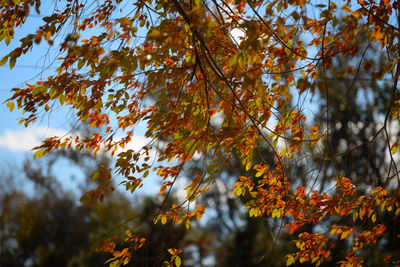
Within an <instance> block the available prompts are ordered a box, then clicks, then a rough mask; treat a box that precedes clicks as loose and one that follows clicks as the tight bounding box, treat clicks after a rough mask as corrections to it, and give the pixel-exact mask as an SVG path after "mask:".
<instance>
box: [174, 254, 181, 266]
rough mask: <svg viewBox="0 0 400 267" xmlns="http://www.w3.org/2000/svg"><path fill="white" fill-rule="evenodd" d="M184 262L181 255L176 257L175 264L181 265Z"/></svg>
mask: <svg viewBox="0 0 400 267" xmlns="http://www.w3.org/2000/svg"><path fill="white" fill-rule="evenodd" d="M181 264H182V261H181V258H180V257H179V256H176V257H175V265H176V267H180V266H181Z"/></svg>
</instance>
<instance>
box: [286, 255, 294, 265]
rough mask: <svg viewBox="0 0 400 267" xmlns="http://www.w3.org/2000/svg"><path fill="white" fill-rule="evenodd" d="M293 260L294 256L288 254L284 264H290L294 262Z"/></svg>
mask: <svg viewBox="0 0 400 267" xmlns="http://www.w3.org/2000/svg"><path fill="white" fill-rule="evenodd" d="M294 260H295V259H294V257H293V256H292V255H289V256H288V258H287V260H286V266H289V265H292V264H293V263H294Z"/></svg>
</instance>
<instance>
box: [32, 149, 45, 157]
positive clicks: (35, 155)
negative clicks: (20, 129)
mask: <svg viewBox="0 0 400 267" xmlns="http://www.w3.org/2000/svg"><path fill="white" fill-rule="evenodd" d="M44 153H45V152H44V150H38V151H36V152H35V154H34V155H33V158H34V159H40V158H41V157H43V155H44Z"/></svg>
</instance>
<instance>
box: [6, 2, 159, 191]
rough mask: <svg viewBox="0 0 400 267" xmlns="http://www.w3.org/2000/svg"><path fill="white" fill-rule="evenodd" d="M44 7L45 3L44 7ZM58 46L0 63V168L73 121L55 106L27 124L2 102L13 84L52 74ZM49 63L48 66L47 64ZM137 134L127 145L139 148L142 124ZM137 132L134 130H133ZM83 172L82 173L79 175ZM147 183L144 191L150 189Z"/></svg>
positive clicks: (19, 34)
mask: <svg viewBox="0 0 400 267" xmlns="http://www.w3.org/2000/svg"><path fill="white" fill-rule="evenodd" d="M43 10H46V7H45V8H43ZM46 15H49V14H46V13H45V12H42V14H40V15H37V14H34V13H33V15H32V16H30V17H29V18H28V19H27V21H26V23H25V25H24V26H23V28H21V29H19V30H17V31H16V33H15V37H14V40H12V41H11V43H10V45H9V46H7V45H5V43H4V42H1V43H0V58H1V57H3V56H4V55H6V54H8V53H9V52H10V51H12V50H13V49H15V48H16V47H17V45H18V44H19V41H18V40H20V39H21V38H23V37H25V36H26V35H27V34H29V33H34V32H35V31H36V29H37V27H38V26H40V25H41V24H42V18H43V17H45V16H46ZM57 52H58V51H57V46H56V45H54V46H53V47H49V46H48V45H47V43H42V44H40V45H37V46H34V48H33V49H32V51H31V52H28V54H27V55H23V56H22V57H21V58H19V59H17V62H16V65H15V67H14V68H13V69H12V70H10V68H9V66H8V64H5V65H3V66H0V81H1V83H0V122H1V123H0V159H1V163H0V170H2V171H8V170H10V171H11V170H14V171H15V169H20V168H22V162H23V161H24V160H25V159H26V158H31V159H32V158H33V154H34V151H32V148H33V147H35V146H38V145H40V144H41V140H44V139H45V138H47V137H51V136H65V135H67V134H68V133H69V131H70V130H71V129H72V127H73V125H75V123H76V120H77V119H76V117H74V115H73V112H72V111H71V110H70V109H68V108H65V107H57V109H55V110H51V111H50V112H48V113H45V114H44V115H43V116H42V117H40V118H38V120H37V121H36V122H35V123H34V124H32V125H29V126H28V127H27V128H26V127H24V125H21V124H19V123H18V121H19V119H20V118H22V117H23V114H22V112H21V111H20V110H18V109H17V108H15V109H14V111H13V112H10V111H9V108H8V107H7V106H6V104H5V103H4V102H5V101H6V100H7V99H8V98H9V97H11V95H12V92H11V90H12V88H15V87H23V86H24V84H25V83H32V84H33V83H34V82H35V81H38V80H40V79H41V78H45V77H47V76H49V75H51V74H52V72H53V71H54V70H55V67H54V65H53V66H52V62H53V61H54V60H55V59H56V58H57V57H58V54H57ZM48 66H50V67H48ZM137 130H138V131H137V133H138V136H136V137H135V139H134V141H133V142H131V144H130V145H129V146H128V147H127V148H126V149H130V148H131V149H139V148H141V147H142V146H143V145H145V144H146V143H147V142H148V141H149V140H147V139H146V138H145V137H144V131H145V130H144V125H141V126H140V127H139V129H137ZM135 133H136V132H135ZM56 168H57V171H61V173H63V174H66V175H67V176H70V177H71V176H75V177H76V176H77V175H78V176H79V174H78V173H77V172H78V171H77V169H76V168H75V169H74V168H73V167H72V166H70V165H67V166H66V165H65V162H63V163H60V164H59V166H56ZM81 176H82V175H81ZM63 185H64V186H65V187H66V188H67V189H71V190H73V188H74V186H76V185H75V184H74V182H73V181H69V179H64V182H63ZM151 187H153V186H150V187H148V188H147V191H148V192H150V191H152V190H151Z"/></svg>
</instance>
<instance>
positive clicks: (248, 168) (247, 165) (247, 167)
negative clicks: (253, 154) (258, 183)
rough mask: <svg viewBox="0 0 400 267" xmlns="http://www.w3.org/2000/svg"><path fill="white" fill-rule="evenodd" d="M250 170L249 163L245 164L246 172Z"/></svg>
mask: <svg viewBox="0 0 400 267" xmlns="http://www.w3.org/2000/svg"><path fill="white" fill-rule="evenodd" d="M250 168H251V161H250V162H249V163H247V164H246V171H248V170H250Z"/></svg>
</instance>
